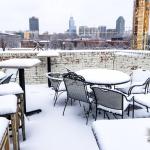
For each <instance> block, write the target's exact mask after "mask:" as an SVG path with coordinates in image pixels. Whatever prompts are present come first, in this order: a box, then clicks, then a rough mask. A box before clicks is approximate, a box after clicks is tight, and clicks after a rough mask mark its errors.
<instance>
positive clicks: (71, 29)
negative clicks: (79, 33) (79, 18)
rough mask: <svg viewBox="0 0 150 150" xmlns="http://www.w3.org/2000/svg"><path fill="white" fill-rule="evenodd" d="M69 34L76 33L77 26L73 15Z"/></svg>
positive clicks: (70, 20)
mask: <svg viewBox="0 0 150 150" xmlns="http://www.w3.org/2000/svg"><path fill="white" fill-rule="evenodd" d="M69 34H76V26H75V22H74V19H73V17H70V19H69Z"/></svg>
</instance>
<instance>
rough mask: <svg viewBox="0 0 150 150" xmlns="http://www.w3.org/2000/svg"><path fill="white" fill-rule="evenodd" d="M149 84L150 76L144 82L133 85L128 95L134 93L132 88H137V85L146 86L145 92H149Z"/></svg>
mask: <svg viewBox="0 0 150 150" xmlns="http://www.w3.org/2000/svg"><path fill="white" fill-rule="evenodd" d="M149 84H150V78H148V79H147V80H146V81H145V82H144V83H143V84H136V85H133V86H131V87H130V88H129V91H128V95H130V94H131V93H132V90H133V89H134V88H135V87H141V86H144V85H145V87H144V89H145V91H144V93H147V92H148V91H147V90H148V87H149Z"/></svg>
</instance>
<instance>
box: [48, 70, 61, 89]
mask: <svg viewBox="0 0 150 150" xmlns="http://www.w3.org/2000/svg"><path fill="white" fill-rule="evenodd" d="M47 77H48V79H49V81H50V82H51V87H53V89H54V90H55V91H58V89H59V85H60V83H61V82H62V81H63V77H62V74H60V73H57V72H49V73H48V74H47Z"/></svg>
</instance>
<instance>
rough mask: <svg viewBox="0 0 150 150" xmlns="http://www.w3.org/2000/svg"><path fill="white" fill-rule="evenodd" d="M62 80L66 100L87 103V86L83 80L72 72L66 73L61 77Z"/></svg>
mask: <svg viewBox="0 0 150 150" xmlns="http://www.w3.org/2000/svg"><path fill="white" fill-rule="evenodd" d="M63 80H64V83H65V86H66V90H67V96H68V98H71V99H74V100H79V101H82V102H86V103H88V102H89V96H88V92H87V86H86V83H85V79H84V78H83V77H82V76H79V75H77V74H76V73H74V72H68V73H66V74H64V75H63Z"/></svg>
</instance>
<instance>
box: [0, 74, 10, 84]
mask: <svg viewBox="0 0 150 150" xmlns="http://www.w3.org/2000/svg"><path fill="white" fill-rule="evenodd" d="M11 77H12V74H10V75H6V77H4V78H3V79H1V80H0V84H7V83H9V82H10V80H11Z"/></svg>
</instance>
